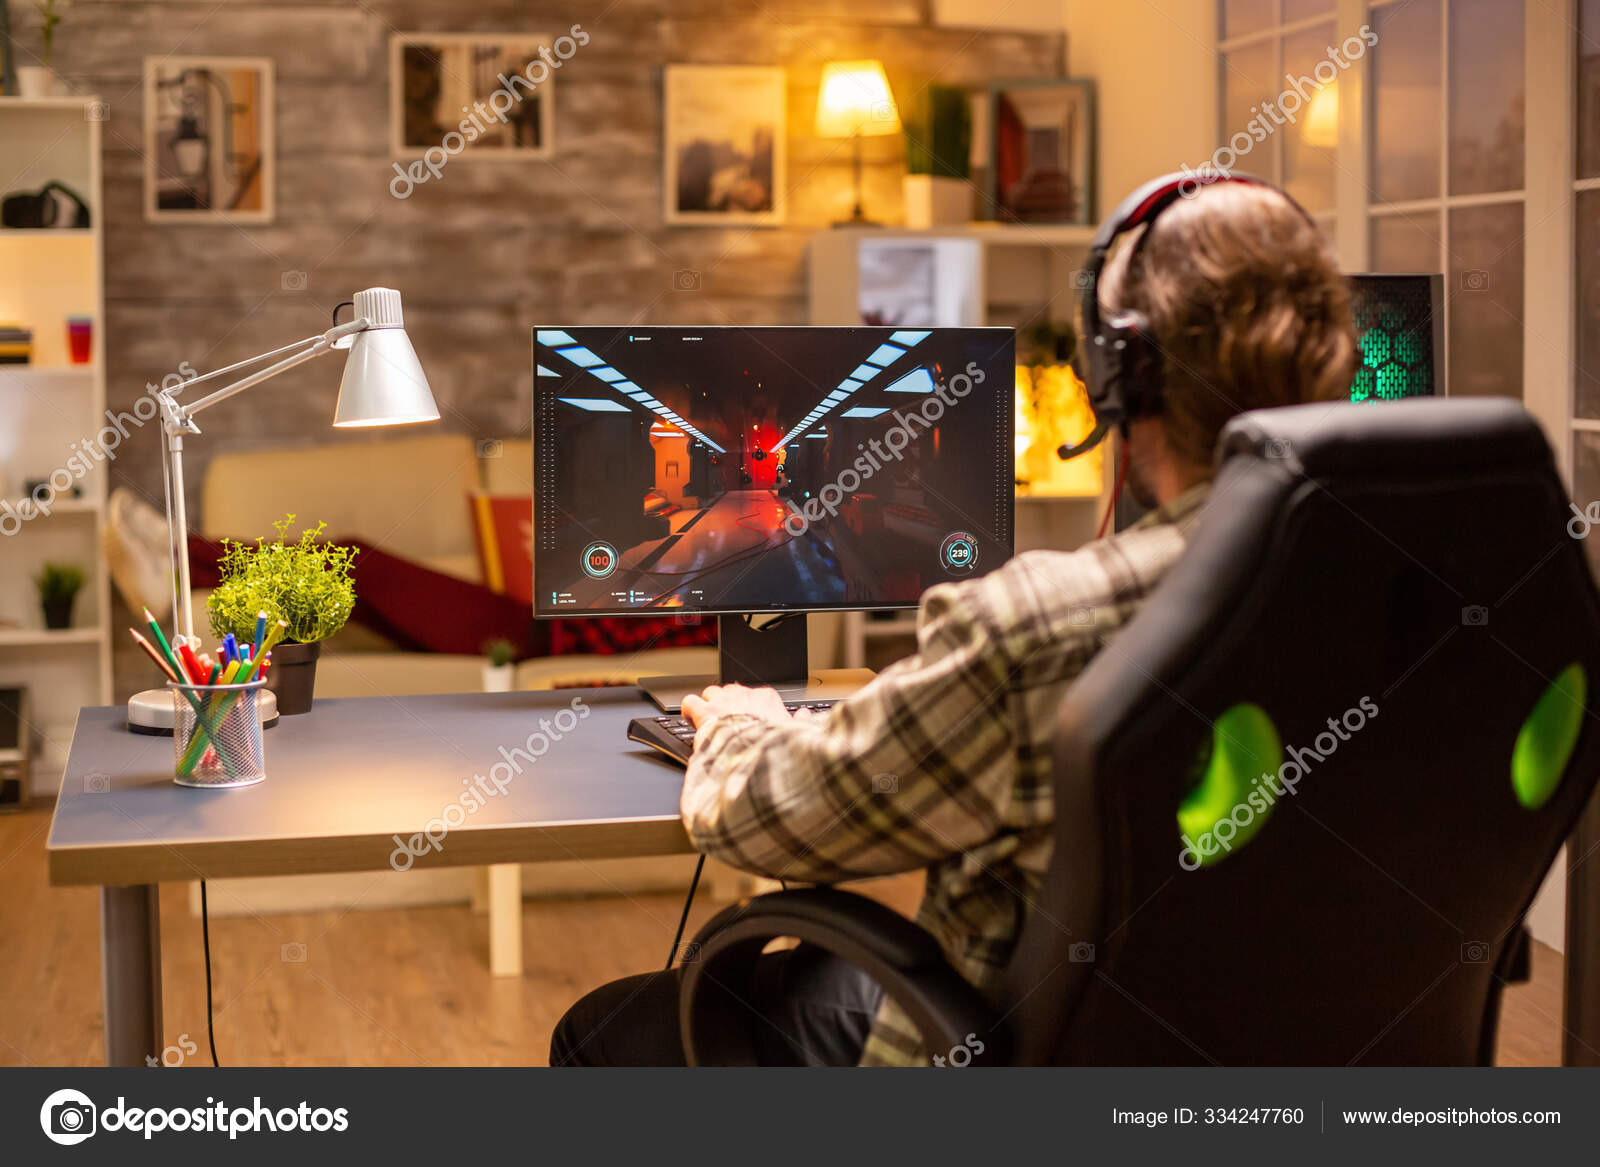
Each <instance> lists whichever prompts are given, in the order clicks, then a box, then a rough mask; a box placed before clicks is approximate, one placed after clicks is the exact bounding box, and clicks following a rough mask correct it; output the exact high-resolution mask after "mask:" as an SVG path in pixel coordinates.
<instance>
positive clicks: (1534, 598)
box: [682, 399, 1600, 1065]
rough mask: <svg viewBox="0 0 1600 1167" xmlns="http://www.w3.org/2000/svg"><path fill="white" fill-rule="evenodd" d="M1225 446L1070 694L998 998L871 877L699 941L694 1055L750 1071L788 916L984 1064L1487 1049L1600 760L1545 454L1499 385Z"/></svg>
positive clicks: (1302, 418)
mask: <svg viewBox="0 0 1600 1167" xmlns="http://www.w3.org/2000/svg"><path fill="white" fill-rule="evenodd" d="M1218 457H1219V462H1220V465H1219V467H1218V472H1217V476H1216V482H1215V486H1214V489H1213V493H1212V498H1211V501H1210V503H1209V504H1208V506H1207V508H1206V510H1205V512H1204V513H1203V514H1202V516H1201V517H1200V519H1199V521H1198V523H1197V525H1196V527H1195V530H1194V532H1193V537H1192V540H1191V543H1190V546H1189V548H1188V550H1187V551H1186V553H1185V554H1184V556H1183V557H1182V559H1181V560H1180V561H1179V562H1178V563H1177V564H1176V565H1175V566H1174V568H1173V569H1172V571H1171V573H1170V574H1169V575H1168V577H1167V579H1165V580H1164V581H1163V582H1162V584H1161V586H1160V587H1159V588H1158V589H1157V590H1156V591H1155V593H1154V594H1153V595H1152V596H1151V597H1150V599H1149V600H1148V601H1147V603H1146V605H1145V607H1144V609H1143V610H1142V611H1141V612H1140V613H1139V614H1138V616H1137V617H1136V618H1135V619H1134V620H1133V621H1132V623H1130V624H1129V625H1128V627H1127V628H1126V629H1125V630H1124V631H1123V632H1122V633H1121V634H1120V636H1118V637H1117V638H1116V639H1115V640H1113V641H1111V642H1109V643H1108V644H1107V645H1106V646H1105V648H1104V649H1103V651H1102V652H1101V653H1100V654H1099V655H1098V656H1097V657H1096V658H1095V660H1094V662H1093V663H1092V664H1091V666H1090V667H1089V668H1088V670H1086V672H1085V673H1084V675H1083V676H1082V677H1081V678H1080V679H1079V680H1078V682H1077V683H1076V684H1075V685H1074V686H1073V688H1072V690H1071V693H1070V694H1069V696H1068V698H1067V700H1066V701H1065V703H1064V705H1063V708H1062V711H1061V715H1060V723H1059V729H1058V733H1057V739H1056V822H1057V827H1056V847H1055V857H1054V861H1053V863H1052V866H1051V869H1050V871H1049V873H1048V876H1047V879H1046V881H1045V883H1044V884H1043V886H1042V887H1041V888H1040V889H1039V891H1038V894H1037V897H1036V902H1035V903H1034V904H1032V905H1030V908H1031V910H1030V911H1029V912H1028V915H1027V919H1026V922H1025V925H1024V930H1023V935H1022V938H1021V941H1020V944H1019V947H1018V949H1017V952H1016V954H1015V956H1014V958H1013V960H1012V963H1011V967H1010V969H1009V972H1008V977H1009V984H1008V987H1007V989H1006V991H1005V993H1004V995H1003V997H1002V999H1000V1000H997V1001H989V1000H985V999H983V998H982V997H980V996H979V995H978V994H977V993H976V991H974V990H973V989H972V988H971V987H970V986H969V985H968V984H967V982H965V981H964V980H963V979H962V978H961V977H960V976H958V975H957V974H956V973H955V972H954V971H953V970H952V969H951V968H950V966H949V965H948V964H946V962H945V960H944V958H943V955H942V954H941V952H940V951H939V948H938V946H937V945H936V944H935V943H934V941H933V939H932V938H931V937H930V936H928V935H927V934H926V933H924V932H923V931H922V930H921V929H919V928H917V927H916V926H915V925H913V924H911V923H909V922H908V921H906V920H905V919H904V918H903V917H900V916H898V915H896V914H895V913H893V912H891V911H889V910H888V909H886V908H883V907H881V906H879V905H877V904H875V903H872V902H870V901H868V900H866V899H863V898H862V897H859V896H855V895H851V894H849V893H846V892H842V891H837V890H831V889H812V890H807V891H794V892H783V893H777V894H773V895H767V896H761V897H759V898H756V899H754V900H752V901H749V902H748V903H746V904H743V905H740V906H737V907H734V908H730V909H728V910H727V911H725V912H723V913H722V914H721V915H719V916H718V917H716V918H715V919H714V920H712V921H711V922H710V923H709V924H708V925H707V926H706V927H705V928H704V929H703V930H702V931H701V933H700V935H699V937H698V938H697V941H696V943H697V945H698V955H697V959H696V960H695V961H693V962H692V963H690V964H688V965H687V966H686V969H685V979H684V986H683V997H682V1023H683V1034H684V1040H685V1044H686V1046H687V1048H688V1051H689V1056H690V1060H691V1063H694V1064H728V1063H746V1062H750V1061H752V1060H753V1057H752V1055H753V1047H752V1041H751V1035H750V1031H749V1025H750V1017H751V1015H750V1012H749V1010H747V1009H746V1008H745V1007H743V1006H742V1005H740V1004H739V1003H738V1002H737V998H738V997H739V996H740V995H741V994H742V992H743V986H744V985H745V984H746V983H747V982H748V978H749V976H750V971H751V965H752V963H753V961H754V960H755V959H756V957H757V955H758V954H759V952H760V950H761V948H762V947H763V946H764V945H765V944H766V943H767V942H768V941H769V940H770V939H771V938H773V937H776V936H797V937H799V938H800V939H802V940H805V941H808V942H810V943H813V944H818V945H821V946H823V947H825V948H828V949H831V950H833V951H835V952H837V953H839V954H840V955H842V956H843V957H845V958H846V959H849V960H851V961H853V962H855V963H857V964H858V965H859V966H860V967H862V968H864V969H865V970H866V971H867V972H869V973H870V974H871V975H873V976H874V977H875V978H876V979H877V981H878V983H879V984H880V985H882V986H883V987H884V989H885V990H886V991H887V992H888V993H889V994H890V995H891V996H892V997H894V998H895V999H896V1000H897V1001H899V1002H900V1003H901V1004H902V1005H903V1006H904V1007H905V1008H906V1009H907V1011H908V1013H909V1014H910V1016H911V1017H912V1019H913V1020H914V1021H915V1022H916V1023H917V1024H918V1026H919V1027H920V1028H921V1030H922V1033H923V1036H924V1039H925V1044H926V1047H927V1048H928V1050H929V1051H930V1052H932V1053H939V1052H942V1051H945V1050H948V1049H951V1048H952V1047H955V1046H958V1045H961V1044H962V1043H963V1042H964V1041H965V1040H966V1038H967V1035H968V1034H977V1035H979V1036H980V1038H981V1039H982V1040H983V1042H984V1046H985V1050H986V1053H987V1056H984V1057H980V1058H978V1059H977V1060H978V1061H979V1062H988V1063H990V1064H995V1063H1011V1064H1022V1065H1039V1064H1069V1065H1070V1064H1110V1065H1131V1064H1157V1065H1180V1064H1212V1063H1215V1064H1222V1065H1286V1064H1304V1065H1345V1064H1352V1063H1353V1064H1359V1065H1395V1064H1446V1065H1470V1064H1473V1063H1478V1064H1487V1063H1489V1062H1490V1060H1491V1058H1492V1054H1493V1048H1494V1032H1495V1023H1496V1018H1497V1014H1498V1004H1499V995H1500V988H1501V985H1502V982H1503V980H1504V979H1505V978H1506V977H1507V976H1509V975H1511V973H1512V971H1513V967H1514V965H1515V964H1516V963H1517V961H1518V954H1519V952H1520V951H1521V949H1522V940H1523V932H1522V920H1523V915H1524V913H1525V912H1526V911H1527V909H1528V906H1529V904H1530V902H1531V901H1532V899H1533V896H1534V893H1535V892H1536V891H1537V889H1538V887H1539V883H1540V880H1541V878H1542V877H1543V876H1544V874H1545V872H1546V871H1547V870H1548V869H1549V867H1550V864H1551V861H1552V859H1553V858H1554V856H1555V855H1556V852H1557V850H1558V848H1559V847H1560V846H1561V844H1562V841H1563V840H1564V839H1565V838H1566V837H1567V836H1568V834H1569V833H1570V832H1572V830H1573V828H1574V825H1575V824H1576V823H1577V822H1578V820H1579V816H1580V814H1581V813H1582V812H1583V810H1584V807H1585V804H1586V802H1587V801H1588V799H1589V796H1590V792H1591V790H1592V789H1593V787H1594V786H1595V783H1596V779H1597V777H1600V733H1597V732H1595V728H1596V725H1597V724H1600V722H1597V721H1596V719H1595V701H1594V699H1593V698H1592V697H1591V696H1590V695H1589V694H1590V693H1592V692H1593V691H1594V689H1595V687H1596V686H1597V685H1600V602H1597V600H1600V597H1597V595H1596V590H1595V586H1594V583H1593V581H1592V579H1591V576H1590V573H1589V569H1588V566H1587V564H1586V562H1585V560H1584V557H1583V554H1582V552H1581V549H1580V545H1579V544H1578V543H1577V542H1576V541H1575V540H1574V539H1573V538H1572V537H1571V536H1569V535H1568V533H1567V531H1566V523H1567V520H1568V519H1569V518H1570V512H1569V511H1568V509H1567V504H1566V496H1565V494H1564V492H1563V490H1562V488H1561V484H1560V481H1559V480H1558V478H1557V476H1556V473H1555V470H1554V467H1553V465H1552V463H1551V458H1550V452H1549V449H1548V448H1547V446H1546V445H1545V442H1544V439H1543V437H1542V435H1541V434H1540V432H1539V430H1538V427H1537V426H1536V425H1535V424H1534V422H1533V420H1532V419H1531V418H1530V417H1529V416H1528V415H1527V414H1526V413H1525V412H1524V411H1523V410H1522V409H1521V408H1520V407H1519V406H1518V405H1516V404H1515V403H1513V402H1510V401H1505V400H1492V399H1479V400H1461V401H1436V400H1420V401H1410V402H1397V403H1388V404H1381V405H1332V406H1330V405H1308V406H1297V407H1293V408H1288V409H1279V410H1271V411H1263V412H1257V413H1250V414H1245V415H1242V416H1240V417H1239V418H1237V419H1235V420H1234V421H1233V422H1232V423H1231V424H1230V425H1229V426H1228V428H1227V430H1226V431H1225V432H1224V434H1223V438H1222V442H1221V447H1220V450H1219V454H1218ZM1291 763H1292V764H1293V766H1294V767H1297V769H1291V768H1290V764H1291ZM1263 774H1271V775H1272V776H1273V779H1274V780H1273V781H1270V782H1268V783H1266V784H1265V787H1266V788H1268V789H1271V790H1273V791H1274V795H1273V797H1272V798H1270V799H1269V798H1267V797H1266V796H1265V795H1264V794H1261V793H1260V792H1261V791H1262V790H1263V784H1262V783H1261V782H1260V777H1259V776H1260V775H1263ZM1291 786H1292V788H1293V792H1292V793H1290V787H1291ZM1253 794H1254V797H1253V798H1252V795H1253ZM1593 821H1594V816H1593V815H1591V816H1590V818H1589V822H1591V823H1592V822H1593ZM1578 907H1579V908H1580V909H1582V910H1584V911H1589V912H1590V913H1591V914H1592V910H1593V907H1592V905H1588V906H1585V905H1583V904H1579V905H1578ZM1589 939H1592V938H1588V937H1586V938H1585V940H1584V942H1585V943H1587V942H1588V941H1589ZM1001 1018H1003V1020H1001ZM1568 1024H1569V1026H1570V1025H1571V1024H1572V1020H1571V1019H1570V1018H1569V1022H1568Z"/></svg>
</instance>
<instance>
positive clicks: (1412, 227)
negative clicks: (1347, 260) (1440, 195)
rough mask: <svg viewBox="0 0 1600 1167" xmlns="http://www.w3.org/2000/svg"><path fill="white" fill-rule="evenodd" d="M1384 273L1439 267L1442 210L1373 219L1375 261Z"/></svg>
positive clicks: (1375, 265) (1377, 268)
mask: <svg viewBox="0 0 1600 1167" xmlns="http://www.w3.org/2000/svg"><path fill="white" fill-rule="evenodd" d="M1368 266H1369V267H1370V268H1371V269H1372V270H1373V271H1381V272H1391V273H1400V272H1436V271H1438V270H1439V213H1438V212H1437V211H1424V212H1420V213H1417V214H1409V215H1382V216H1379V217H1376V218H1374V219H1373V220H1372V261H1371V263H1370V264H1369V265H1368Z"/></svg>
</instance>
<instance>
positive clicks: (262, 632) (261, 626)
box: [250, 612, 267, 660]
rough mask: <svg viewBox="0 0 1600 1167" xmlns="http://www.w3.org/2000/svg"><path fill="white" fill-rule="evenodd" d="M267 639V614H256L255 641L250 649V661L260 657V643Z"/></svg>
mask: <svg viewBox="0 0 1600 1167" xmlns="http://www.w3.org/2000/svg"><path fill="white" fill-rule="evenodd" d="M266 638H267V614H266V613H265V612H257V613H256V639H255V644H253V645H252V646H251V649H250V659H251V660H254V659H255V658H256V657H258V656H260V655H261V642H262V641H263V640H265V639H266Z"/></svg>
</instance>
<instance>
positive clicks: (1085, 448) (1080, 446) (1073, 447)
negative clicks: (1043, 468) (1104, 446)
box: [1056, 418, 1111, 462]
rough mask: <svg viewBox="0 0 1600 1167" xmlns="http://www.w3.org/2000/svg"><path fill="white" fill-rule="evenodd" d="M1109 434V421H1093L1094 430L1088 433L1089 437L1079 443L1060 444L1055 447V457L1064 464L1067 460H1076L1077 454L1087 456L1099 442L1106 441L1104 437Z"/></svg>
mask: <svg viewBox="0 0 1600 1167" xmlns="http://www.w3.org/2000/svg"><path fill="white" fill-rule="evenodd" d="M1110 432H1111V423H1110V422H1109V421H1101V420H1099V419H1098V418H1097V419H1096V420H1095V423H1094V429H1092V430H1090V431H1089V436H1088V437H1086V438H1084V439H1083V441H1081V442H1076V443H1074V442H1062V443H1061V444H1060V445H1059V446H1057V447H1056V457H1057V458H1060V459H1061V460H1062V461H1063V462H1065V461H1066V460H1067V459H1069V458H1076V457H1077V456H1078V455H1079V454H1087V453H1088V452H1089V451H1090V450H1092V449H1094V448H1095V447H1096V446H1098V445H1099V444H1100V443H1101V442H1103V441H1105V440H1106V435H1107V434H1109V433H1110Z"/></svg>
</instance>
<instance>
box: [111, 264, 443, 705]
mask: <svg viewBox="0 0 1600 1167" xmlns="http://www.w3.org/2000/svg"><path fill="white" fill-rule="evenodd" d="M354 305H355V317H354V319H352V320H351V321H350V322H349V323H347V324H335V325H334V326H333V327H332V328H330V329H328V331H327V332H324V333H323V334H322V335H321V336H308V337H306V338H305V339H304V340H297V341H295V342H294V343H293V344H290V345H285V346H284V347H283V348H280V349H273V350H272V351H271V352H269V353H262V354H261V355H260V356H257V357H251V358H250V359H249V360H245V361H240V362H239V363H237V364H233V365H229V366H228V367H227V368H224V369H217V370H216V371H215V372H211V373H205V374H202V375H201V376H198V377H191V378H189V379H188V380H187V381H184V382H183V383H182V384H179V385H174V386H173V387H171V388H170V389H162V390H160V391H159V392H158V393H157V394H156V398H157V400H158V402H159V403H160V407H161V429H162V432H163V433H164V434H165V435H166V457H165V458H164V459H163V463H162V470H163V472H164V476H165V478H166V492H167V527H168V532H169V535H170V540H171V542H170V546H169V548H168V550H169V552H170V555H171V559H172V567H173V571H172V581H173V597H172V611H173V621H174V625H175V628H174V635H173V637H172V646H173V648H177V646H178V645H179V644H180V643H185V644H188V645H189V646H190V647H191V648H196V649H197V648H199V646H200V638H199V637H197V636H196V635H195V633H194V613H193V611H192V609H191V607H190V603H189V545H188V543H189V520H188V514H187V511H186V508H185V503H184V496H183V436H184V435H185V434H198V433H199V432H200V427H199V426H197V425H195V423H194V415H195V414H197V413H199V412H200V411H201V410H202V409H208V408H210V407H211V406H213V405H216V404H217V403H218V402H220V401H225V400H227V399H228V398H229V397H232V396H233V395H234V394H236V393H242V392H244V391H245V390H246V389H249V388H251V387H252V386H255V385H259V384H260V383H261V382H263V381H265V380H267V379H268V378H270V377H276V376H277V375H278V374H279V373H282V372H284V371H285V370H288V369H292V368H294V367H295V366H296V365H299V364H303V363H304V362H306V361H309V360H311V359H312V358H313V357H319V356H321V355H322V354H323V353H326V352H330V351H332V350H333V349H345V348H347V349H349V350H350V355H349V357H348V358H347V359H346V360H345V365H344V379H343V380H342V381H340V382H339V404H338V405H337V406H336V407H335V409H334V414H333V424H334V425H335V426H336V427H341V428H354V427H357V426H376V425H405V424H408V423H411V422H420V421H438V420H439V407H438V405H436V404H435V403H434V400H433V392H432V391H431V390H430V389H429V388H428V378H427V377H426V376H424V375H423V372H422V366H421V365H420V364H419V363H418V361H417V354H416V350H414V349H413V348H412V347H411V341H410V339H409V338H407V336H406V330H405V325H404V323H403V322H402V318H401V314H400V293H399V292H397V291H395V290H394V289H393V288H368V289H367V290H366V291H364V292H357V293H356V297H355V301H354ZM342 306H343V305H341V307H342ZM334 312H335V315H337V313H338V309H337V308H336V309H334ZM285 354H287V355H285ZM274 357H277V358H279V359H278V360H277V361H276V362H274V363H273V364H270V365H268V366H267V367H266V368H264V369H260V370H258V371H256V372H254V373H251V374H249V375H247V376H244V377H241V378H240V379H239V380H237V381H235V382H233V383H232V384H231V385H227V386H224V387H223V388H221V389H217V390H214V391H212V392H211V393H208V394H206V395H205V396H204V397H202V398H200V399H199V400H198V401H193V402H189V403H188V404H184V403H181V402H179V401H178V394H180V393H182V392H183V391H184V390H185V389H188V388H189V387H190V386H191V385H198V384H200V382H202V381H209V380H211V379H212V378H214V377H221V376H224V375H225V374H227V373H233V372H237V371H238V370H240V369H244V368H248V367H249V366H251V365H257V364H260V363H261V362H262V361H266V360H271V359H272V358H274ZM259 707H260V710H261V720H262V721H263V722H268V721H273V720H275V719H276V718H277V716H278V705H277V701H276V699H274V698H273V696H272V694H271V693H270V692H264V693H262V695H261V700H260V706H259ZM172 714H173V694H172V693H171V691H170V690H167V689H147V690H145V691H144V692H142V693H135V694H134V695H133V696H132V697H130V698H129V699H128V727H129V728H130V729H134V730H138V731H142V732H145V733H171V732H172Z"/></svg>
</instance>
